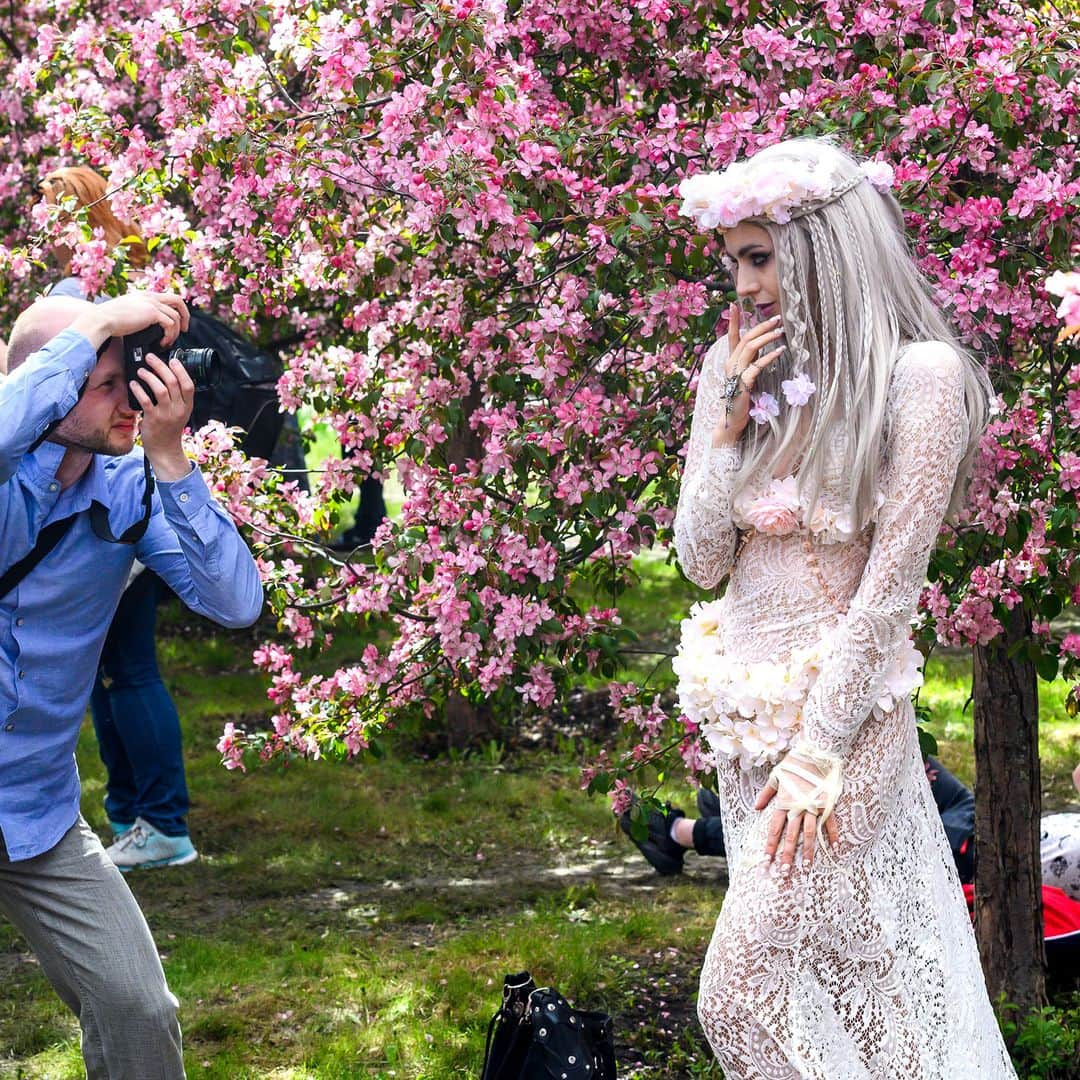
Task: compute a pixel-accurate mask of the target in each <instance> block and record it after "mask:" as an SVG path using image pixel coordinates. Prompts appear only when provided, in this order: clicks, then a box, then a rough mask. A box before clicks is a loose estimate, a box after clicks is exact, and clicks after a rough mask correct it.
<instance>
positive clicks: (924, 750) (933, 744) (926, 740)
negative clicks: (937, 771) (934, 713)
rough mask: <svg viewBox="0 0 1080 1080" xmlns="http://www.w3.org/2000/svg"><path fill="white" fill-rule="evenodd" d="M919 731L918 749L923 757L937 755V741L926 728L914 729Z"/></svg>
mask: <svg viewBox="0 0 1080 1080" xmlns="http://www.w3.org/2000/svg"><path fill="white" fill-rule="evenodd" d="M915 730H916V731H917V732H918V733H919V751H920V753H921V754H922V756H923V757H931V756H933V757H937V752H938V742H937V739H935V738H934V736H933V735H931V734H930V732H929V731H927V730H926V728H923V727H919V728H916V729H915Z"/></svg>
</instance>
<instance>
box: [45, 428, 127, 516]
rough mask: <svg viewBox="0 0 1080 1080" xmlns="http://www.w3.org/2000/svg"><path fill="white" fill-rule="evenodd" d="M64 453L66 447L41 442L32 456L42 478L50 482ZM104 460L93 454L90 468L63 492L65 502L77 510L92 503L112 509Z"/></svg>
mask: <svg viewBox="0 0 1080 1080" xmlns="http://www.w3.org/2000/svg"><path fill="white" fill-rule="evenodd" d="M66 452H67V447H65V446H61V445H60V444H59V443H54V442H43V443H42V444H41V445H40V446H39V447H38V448H37V449H36V450H35V451H34V453H33V455H32V456H33V459H34V465H35V466H36V468H37V469H38V471H39V472H40V473H41V474H42V476H43V477H45V478H47V479H48V480H52V479H53V478H54V477H55V476H56V472H57V470H58V469H59V468H60V462H62V461H63V460H64V454H65V453H66ZM106 460H108V458H107V457H105V456H104V455H102V454H94V455H93V456H92V457H91V458H90V467H89V468H88V469H87V470H86V472H84V473H83V474H82V476H80V477H79V479H78V480H77V481H76V482H75V483H74V484H73V485H72V486H71V487H70V488H68V489H67V491H66V492H64V495H65V496H67V499H66V501H68V502H70V503H72V504H73V505H74V507H75V508H76V509H77V510H85V509H86V508H87V507H88V506H89V505H90V503H92V502H99V503H101V505H102V506H104V507H105V508H106V509H108V510H111V509H112V506H113V497H112V493H111V492H110V490H109V485H108V482H107V480H106V477H105V462H106Z"/></svg>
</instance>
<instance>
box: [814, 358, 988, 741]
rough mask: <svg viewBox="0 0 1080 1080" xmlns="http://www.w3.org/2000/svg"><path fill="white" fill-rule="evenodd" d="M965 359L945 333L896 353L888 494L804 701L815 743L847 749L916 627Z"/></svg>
mask: <svg viewBox="0 0 1080 1080" xmlns="http://www.w3.org/2000/svg"><path fill="white" fill-rule="evenodd" d="M961 365H962V361H961V359H960V357H958V356H957V355H956V353H955V352H953V350H952V349H950V348H949V347H948V346H946V345H943V344H941V343H938V342H922V343H919V344H918V345H914V346H912V347H910V348H909V349H908V350H907V351H906V352H905V353H904V354H903V356H901V357H900V359H899V360H898V361H897V365H896V370H895V372H894V374H893V379H892V386H891V387H890V392H889V397H890V401H889V409H890V413H891V416H892V423H891V430H890V435H889V441H888V445H887V449H886V459H885V463H884V467H883V470H882V480H881V495H882V496H883V497H884V502H883V503H882V505H881V508H880V510H879V511H878V515H877V524H876V527H875V530H874V539H873V544H872V546H871V549H870V555H869V559H868V561H867V564H866V568H865V570H864V571H863V576H862V580H861V581H860V584H859V588H858V591H857V592H856V593H855V597H854V599H853V600H852V602H851V607H850V608H849V610H848V612H847V614H846V615H845V617H844V619H843V621H842V622H841V623H840V625H839V627H838V628H837V632H836V634H835V636H834V637H833V638H832V647H831V649H830V652H829V656H828V658H827V659H826V661H825V664H824V665H823V667H822V671H821V674H820V675H819V677H818V680H817V682H816V683H815V685H814V688H813V690H812V691H811V692H810V695H809V696H808V698H807V702H806V707H805V709H804V711H803V734H802V738H801V740H800V741H801V742H803V743H804V744H808V745H809V746H810V747H811V748H813V749H818V750H824V751H827V752H829V753H833V754H840V755H842V756H843V755H846V753H847V751H848V749H849V747H850V744H851V741H852V739H853V737H854V735H855V733H856V732H857V731H858V729H859V726H860V725H861V724H862V722H863V721H864V720H865V719H866V718H867V716H869V715H870V711H871V709H872V708H873V706H874V702H875V701H876V700H877V699H878V697H880V696H881V692H882V690H883V684H884V678H885V675H886V672H887V670H888V668H889V665H890V663H891V661H892V660H893V659H894V658H895V657H896V654H897V652H898V650H899V648H900V646H901V645H902V644H903V642H904V640H905V639H906V638H907V636H908V635H909V634H910V632H911V626H910V620H911V616H912V614H913V612H914V610H915V605H916V603H917V601H918V597H919V591H920V589H921V588H922V585H923V582H924V580H925V577H926V567H927V564H928V562H929V560H930V552H931V551H932V550H933V547H934V544H935V542H936V540H937V536H938V532H939V530H940V528H941V523H942V520H943V518H944V516H945V512H946V510H947V509H948V505H949V500H950V496H951V495H952V489H953V484H954V483H955V480H956V470H957V468H958V466H959V464H960V461H961V458H962V457H963V451H964V446H965V443H966V436H967V432H966V429H965V426H964V421H963V416H964V388H963V368H962V366H961Z"/></svg>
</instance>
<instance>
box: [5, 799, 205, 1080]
mask: <svg viewBox="0 0 1080 1080" xmlns="http://www.w3.org/2000/svg"><path fill="white" fill-rule="evenodd" d="M0 912H3V913H4V914H5V915H7V916H8V918H9V919H11V921H12V922H13V923H14V924H15V926H16V927H17V928H18V930H19V931H21V933H22V934H23V935H24V936H25V937H26V940H27V941H28V942H29V943H30V947H31V948H32V949H33V950H34V955H35V956H36V957H37V959H38V962H39V963H40V964H41V969H42V971H43V972H44V973H45V975H46V976H47V978H48V979H49V982H51V983H52V985H53V987H54V988H55V990H56V992H57V993H58V994H59V995H60V997H61V998H62V999H63V1001H64V1003H65V1004H66V1005H67V1006H68V1008H70V1009H71V1010H72V1012H74V1013H75V1015H76V1016H77V1017H78V1018H79V1025H80V1027H81V1028H82V1053H83V1060H84V1061H85V1062H86V1073H87V1077H88V1078H89V1080H175V1078H178V1077H179V1078H183V1076H184V1062H183V1058H182V1056H181V1052H180V1025H179V1024H178V1023H177V1020H176V1009H177V1001H176V998H175V997H173V995H172V994H171V993H170V992H169V988H168V986H167V985H166V984H165V972H164V971H162V968H161V960H160V959H159V957H158V954H157V949H156V947H155V946H154V940H153V938H152V937H151V936H150V928H149V927H148V926H147V925H146V920H145V919H144V918H143V914H142V912H141V911H140V910H139V905H138V904H137V903H136V901H135V897H134V896H132V895H131V890H130V889H129V888H128V887H127V883H126V882H125V881H124V878H123V875H121V873H120V871H119V870H117V869H116V867H115V866H114V865H113V864H112V862H111V861H110V859H109V857H108V856H107V855H106V854H105V849H104V848H103V847H102V846H101V841H100V840H98V838H97V836H96V835H95V834H94V833H93V831H92V830H91V829H90V826H89V825H87V824H86V822H85V821H84V820H83V819H82V818H81V817H80V818H79V820H78V821H76V822H75V824H74V825H72V827H71V828H70V829H69V830H68V831H67V832H66V833H65V834H64V837H63V839H62V840H61V841H60V842H59V843H58V844H57V845H56V847H54V848H53V849H52V850H51V851H47V852H45V854H44V855H38V856H36V857H35V858H33V859H25V860H22V861H20V862H11V861H10V860H9V859H8V857H7V852H6V851H5V850H4V848H3V846H2V845H0Z"/></svg>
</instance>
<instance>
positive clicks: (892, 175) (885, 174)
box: [862, 161, 896, 192]
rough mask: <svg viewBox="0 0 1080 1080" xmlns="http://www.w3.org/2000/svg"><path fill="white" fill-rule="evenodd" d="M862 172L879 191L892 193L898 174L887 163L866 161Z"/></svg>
mask: <svg viewBox="0 0 1080 1080" xmlns="http://www.w3.org/2000/svg"><path fill="white" fill-rule="evenodd" d="M862 171H863V175H864V176H865V177H866V179H867V180H869V181H870V183H871V184H873V185H874V187H875V188H877V190H878V191H881V192H885V191H892V187H893V183H894V181H895V179H896V172H895V170H894V169H893V167H892V166H891V165H890V164H889V163H888V162H887V161H864V162H863V166H862Z"/></svg>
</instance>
